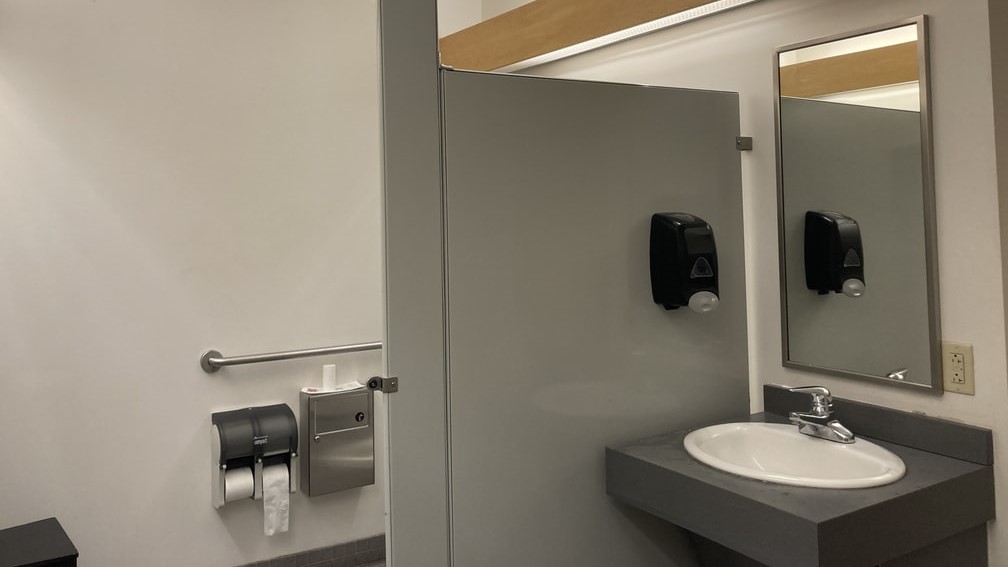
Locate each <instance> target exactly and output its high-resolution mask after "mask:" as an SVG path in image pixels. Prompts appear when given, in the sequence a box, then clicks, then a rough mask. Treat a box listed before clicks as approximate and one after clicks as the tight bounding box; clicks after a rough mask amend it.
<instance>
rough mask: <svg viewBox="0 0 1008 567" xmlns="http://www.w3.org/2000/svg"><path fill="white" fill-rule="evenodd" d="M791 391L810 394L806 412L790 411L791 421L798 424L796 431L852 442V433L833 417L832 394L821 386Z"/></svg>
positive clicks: (827, 438) (835, 440)
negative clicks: (808, 407)
mask: <svg viewBox="0 0 1008 567" xmlns="http://www.w3.org/2000/svg"><path fill="white" fill-rule="evenodd" d="M791 391H792V392H799V393H803V394H809V395H810V396H812V407H811V409H810V410H809V411H808V412H807V413H802V412H794V411H793V412H791V414H790V416H789V418H790V420H791V423H794V424H796V425H797V426H798V432H799V433H803V434H805V435H809V436H811V437H818V438H820V439H825V440H827V441H833V442H836V443H853V442H854V434H853V433H851V430H850V429H847V428H846V427H845V426H844V425H843V424H842V423H840V422H839V421H838V420H837V419H835V418H834V412H833V396H832V395H831V394H830V391H829V390H828V389H826V388H825V387H823V386H806V387H804V388H791Z"/></svg>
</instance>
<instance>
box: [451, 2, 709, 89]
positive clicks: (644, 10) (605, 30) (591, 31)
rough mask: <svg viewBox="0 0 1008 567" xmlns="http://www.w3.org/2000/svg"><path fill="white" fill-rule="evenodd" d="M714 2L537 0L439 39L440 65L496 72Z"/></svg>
mask: <svg viewBox="0 0 1008 567" xmlns="http://www.w3.org/2000/svg"><path fill="white" fill-rule="evenodd" d="M709 3H710V0H534V1H533V2H530V3H528V4H525V5H523V6H519V7H518V8H515V9H514V10H511V11H510V12H505V13H503V14H501V15H499V16H497V17H495V18H491V19H489V20H486V21H484V22H481V23H479V24H476V25H474V26H471V27H468V28H466V29H464V30H461V31H459V32H457V33H454V34H452V35H449V36H446V37H443V38H441V41H440V47H441V62H442V63H444V64H445V65H450V66H452V67H455V68H456V69H468V70H473V71H492V70H494V69H498V68H500V67H504V66H506V65H510V64H512V63H517V62H519V61H524V60H526V59H529V58H532V57H536V56H538V55H542V54H544V53H549V52H551V51H556V50H558V49H562V48H564V47H568V46H571V45H576V44H578V43H581V42H584V41H588V40H591V39H595V38H597V37H601V36H604V35H608V34H610V33H613V32H617V31H621V30H625V29H627V28H631V27H634V26H637V25H640V24H643V23H647V22H650V21H653V20H657V19H659V18H663V17H665V16H670V15H672V14H677V13H679V12H683V11H685V10H689V9H692V8H696V7H698V6H703V5H704V4H709Z"/></svg>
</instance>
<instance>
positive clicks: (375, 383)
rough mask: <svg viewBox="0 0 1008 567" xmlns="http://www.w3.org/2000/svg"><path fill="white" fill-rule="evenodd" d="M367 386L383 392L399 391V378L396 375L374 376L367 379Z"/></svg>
mask: <svg viewBox="0 0 1008 567" xmlns="http://www.w3.org/2000/svg"><path fill="white" fill-rule="evenodd" d="M367 387H368V388H370V389H372V390H378V391H379V392H381V393H383V394H391V393H392V392H398V391H399V378H398V377H396V376H389V377H388V378H382V377H381V376H374V377H372V378H371V379H370V380H368V381H367Z"/></svg>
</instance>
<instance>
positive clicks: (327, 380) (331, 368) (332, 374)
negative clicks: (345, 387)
mask: <svg viewBox="0 0 1008 567" xmlns="http://www.w3.org/2000/svg"><path fill="white" fill-rule="evenodd" d="M335 389H336V365H335V364H324V365H322V391H323V392H332V391H333V390H335Z"/></svg>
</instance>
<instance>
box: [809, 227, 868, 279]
mask: <svg viewBox="0 0 1008 567" xmlns="http://www.w3.org/2000/svg"><path fill="white" fill-rule="evenodd" d="M805 286H806V287H808V289H810V290H813V291H815V292H817V293H819V294H820V295H826V294H828V293H829V292H831V291H832V292H834V293H842V294H844V295H846V296H848V297H860V296H861V295H862V294H863V293H864V291H865V276H864V248H863V247H862V244H861V227H860V226H859V225H858V223H857V221H855V220H854V219H852V218H851V217H849V216H847V215H845V214H843V213H838V212H834V211H806V213H805Z"/></svg>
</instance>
